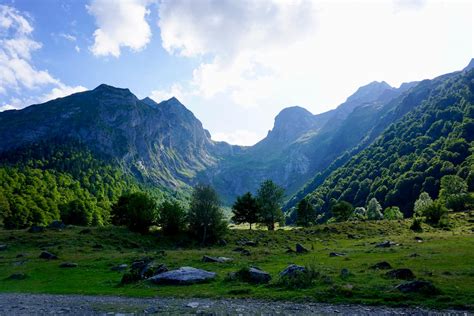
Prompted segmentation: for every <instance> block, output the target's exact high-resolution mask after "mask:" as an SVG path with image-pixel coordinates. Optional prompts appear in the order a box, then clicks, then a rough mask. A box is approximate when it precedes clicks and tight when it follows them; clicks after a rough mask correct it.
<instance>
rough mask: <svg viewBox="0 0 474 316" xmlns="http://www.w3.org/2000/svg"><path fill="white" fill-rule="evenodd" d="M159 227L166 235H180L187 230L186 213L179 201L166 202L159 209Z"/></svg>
mask: <svg viewBox="0 0 474 316" xmlns="http://www.w3.org/2000/svg"><path fill="white" fill-rule="evenodd" d="M158 225H160V226H161V231H162V232H163V234H165V235H178V234H179V233H181V232H183V231H184V230H185V229H186V211H185V210H184V208H183V207H182V206H181V205H180V204H179V203H178V202H177V201H172V202H170V201H165V202H163V204H161V205H160V207H159V209H158Z"/></svg>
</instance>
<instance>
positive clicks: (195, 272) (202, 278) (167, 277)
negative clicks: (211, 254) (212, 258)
mask: <svg viewBox="0 0 474 316" xmlns="http://www.w3.org/2000/svg"><path fill="white" fill-rule="evenodd" d="M215 277H216V274H215V273H214V272H209V271H205V270H201V269H196V268H193V267H181V268H179V269H176V270H171V271H168V272H164V273H160V274H158V275H155V276H153V277H151V278H149V280H150V281H151V282H153V283H155V284H174V285H188V284H195V283H203V282H208V281H211V280H213V279H214V278H215Z"/></svg>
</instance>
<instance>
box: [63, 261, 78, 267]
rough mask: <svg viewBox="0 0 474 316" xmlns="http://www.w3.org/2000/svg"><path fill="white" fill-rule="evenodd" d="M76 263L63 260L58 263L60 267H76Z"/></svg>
mask: <svg viewBox="0 0 474 316" xmlns="http://www.w3.org/2000/svg"><path fill="white" fill-rule="evenodd" d="M77 266H78V264H77V263H74V262H63V263H61V264H60V265H59V267H60V268H77Z"/></svg>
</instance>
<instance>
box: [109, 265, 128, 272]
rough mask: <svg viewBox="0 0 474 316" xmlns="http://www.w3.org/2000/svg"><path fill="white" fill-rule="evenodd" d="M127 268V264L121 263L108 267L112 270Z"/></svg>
mask: <svg viewBox="0 0 474 316" xmlns="http://www.w3.org/2000/svg"><path fill="white" fill-rule="evenodd" d="M127 268H128V264H126V263H122V264H119V265H117V266H114V267H112V268H110V270H112V271H125V270H126V269H127Z"/></svg>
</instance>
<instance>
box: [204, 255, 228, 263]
mask: <svg viewBox="0 0 474 316" xmlns="http://www.w3.org/2000/svg"><path fill="white" fill-rule="evenodd" d="M231 261H232V258H227V257H211V256H203V257H202V262H216V263H226V262H231Z"/></svg>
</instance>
